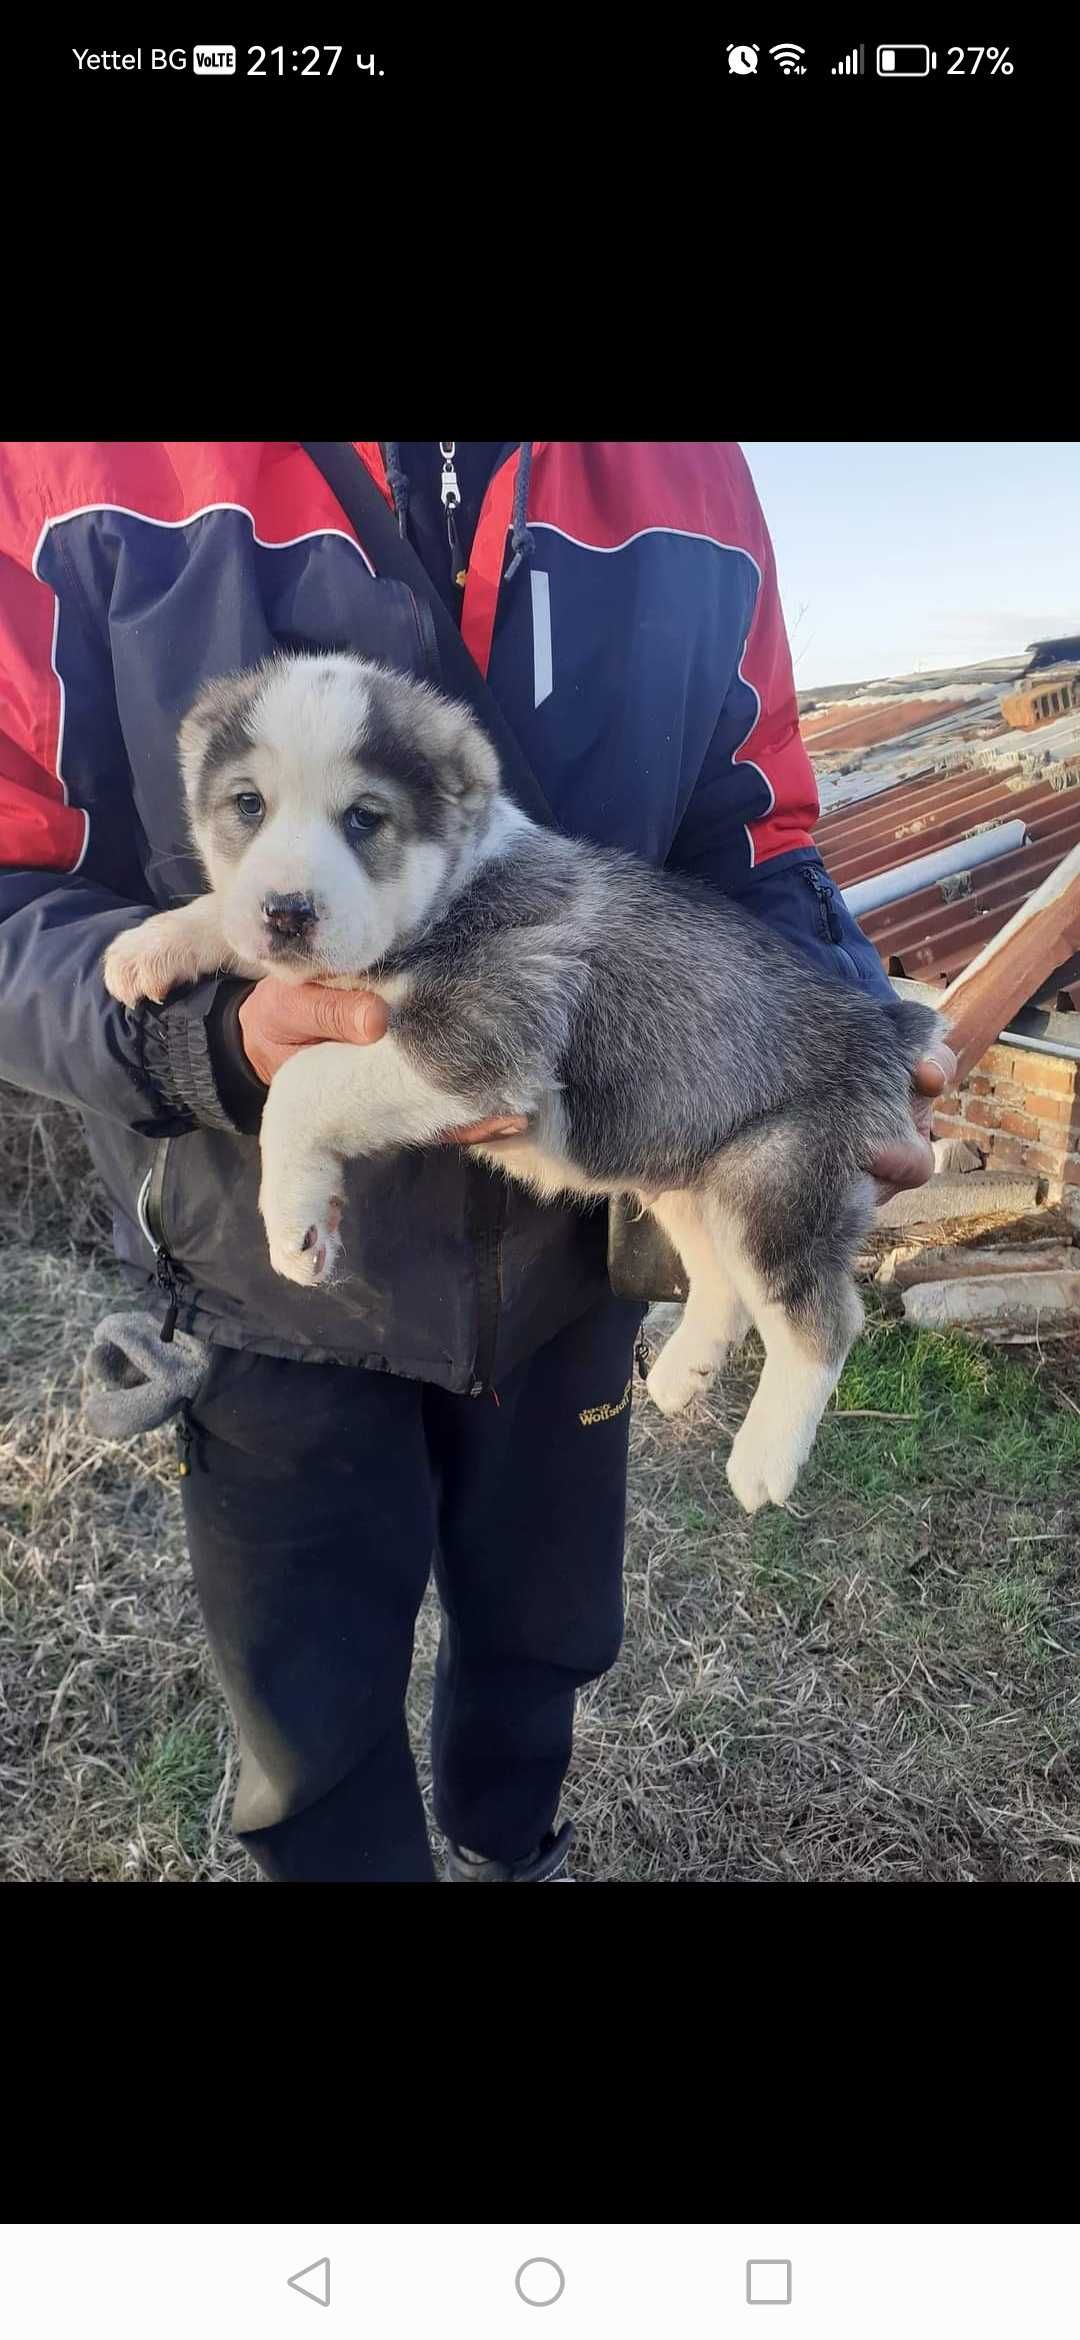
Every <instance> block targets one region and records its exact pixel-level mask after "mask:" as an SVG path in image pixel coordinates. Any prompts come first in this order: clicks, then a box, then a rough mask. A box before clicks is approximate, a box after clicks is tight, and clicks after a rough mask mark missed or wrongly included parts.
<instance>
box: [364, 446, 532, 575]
mask: <svg viewBox="0 0 1080 2340" xmlns="http://www.w3.org/2000/svg"><path fill="white" fill-rule="evenodd" d="M446 447H450V448H452V447H453V440H452V439H447V440H442V439H440V441H439V450H440V453H443V464H444V470H445V465H446V456H445V453H444V452H443V451H444V449H445V448H446ZM532 457H533V443H532V440H531V439H523V440H522V442H521V446H520V448H519V450H518V460H517V470H516V472H515V473H514V503H513V512H512V516H511V525H510V550H511V553H512V554H513V559H512V560H511V562H510V566H509V568H508V569H507V571H506V575H505V577H504V579H503V583H504V584H505V585H509V583H510V579H511V577H516V575H517V572H518V570H519V569H520V567H521V564H522V562H523V561H527V560H531V559H532V555H533V553H534V551H535V549H536V547H535V541H534V538H533V535H532V531H531V529H530V528H529V526H528V522H527V520H526V513H527V511H528V505H529V480H530V477H531V474H532ZM383 462H384V464H385V466H386V484H387V486H388V488H389V490H390V494H391V497H392V499H393V505H394V513H395V516H396V519H397V524H398V535H399V536H404V534H405V524H406V521H407V519H408V514H409V481H408V476H407V474H406V473H405V472H404V471H403V469H402V465H401V445H400V441H399V440H397V439H384V441H383ZM455 489H456V481H455ZM444 500H445V499H444ZM453 509H456V506H455V507H453ZM453 509H448V527H449V529H450V549H451V557H452V558H453V559H454V560H455V564H456V562H457V554H456V552H455V538H456V533H457V532H456V527H455V526H454V522H453ZM464 578H465V569H464V566H463V565H462V566H461V567H460V569H456V574H455V582H456V583H464Z"/></svg>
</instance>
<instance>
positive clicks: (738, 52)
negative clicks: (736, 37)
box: [727, 41, 758, 73]
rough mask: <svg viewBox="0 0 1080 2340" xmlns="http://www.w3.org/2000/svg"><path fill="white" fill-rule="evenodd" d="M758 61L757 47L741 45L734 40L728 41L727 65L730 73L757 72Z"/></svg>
mask: <svg viewBox="0 0 1080 2340" xmlns="http://www.w3.org/2000/svg"><path fill="white" fill-rule="evenodd" d="M757 61H758V51H757V49H754V48H749V47H746V46H745V45H739V44H737V43H736V42H734V41H729V42H728V45H727V67H728V72H729V73H756V72H757Z"/></svg>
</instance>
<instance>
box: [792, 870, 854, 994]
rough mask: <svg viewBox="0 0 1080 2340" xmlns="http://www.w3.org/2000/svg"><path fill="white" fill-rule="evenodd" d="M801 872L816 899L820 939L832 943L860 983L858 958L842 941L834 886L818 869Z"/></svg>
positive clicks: (842, 936)
mask: <svg viewBox="0 0 1080 2340" xmlns="http://www.w3.org/2000/svg"><path fill="white" fill-rule="evenodd" d="M802 874H803V877H804V878H805V880H806V883H807V885H808V886H809V887H810V889H811V892H812V893H813V894H814V896H815V898H816V901H817V908H818V923H819V925H820V927H821V933H822V939H823V940H824V941H825V942H829V943H832V944H833V946H834V948H835V949H836V950H837V952H838V954H839V956H840V958H842V959H843V960H844V962H845V964H846V965H847V966H848V967H850V969H851V972H852V974H853V975H854V976H855V978H856V981H857V982H859V983H861V982H862V972H861V969H860V967H859V963H858V960H857V959H856V958H854V957H853V956H852V953H851V952H850V951H849V950H848V948H847V945H846V943H845V941H844V929H843V926H842V924H841V921H840V917H839V914H838V911H837V908H836V888H835V886H834V885H833V881H832V879H831V878H830V877H826V876H825V874H824V872H823V871H822V870H820V869H813V868H810V869H806V868H804V870H803V873H802Z"/></svg>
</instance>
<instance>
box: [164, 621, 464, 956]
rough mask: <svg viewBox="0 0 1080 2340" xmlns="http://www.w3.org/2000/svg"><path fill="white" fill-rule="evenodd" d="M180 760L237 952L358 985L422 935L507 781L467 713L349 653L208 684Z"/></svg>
mask: <svg viewBox="0 0 1080 2340" xmlns="http://www.w3.org/2000/svg"><path fill="white" fill-rule="evenodd" d="M180 762H181V768H182V770H183V775H184V783H185V786H186V789H187V797H188V810H189V815H190V820H191V829H192V835H193V837H194V840H195V844H196V847H197V849H198V852H199V854H200V856H201V859H202V862H203V866H204V868H205V870H206V874H207V876H208V878H209V880H210V884H211V886H212V888H213V891H214V894H215V895H216V897H217V900H218V902H219V904H220V907H221V912H222V922H223V925H224V928H225V933H226V936H227V939H228V941H229V943H230V945H231V947H232V949H233V950H234V951H235V952H236V954H237V957H238V959H240V960H241V961H243V962H244V963H245V964H247V963H253V964H254V965H256V966H258V967H261V968H263V969H264V970H265V971H266V973H268V974H269V973H273V974H275V975H280V976H285V977H291V978H292V979H293V980H295V981H297V982H304V981H319V980H320V979H321V980H325V979H326V978H327V977H329V976H334V975H338V976H340V975H345V976H349V975H361V974H363V973H364V971H365V970H366V969H367V968H368V967H372V966H374V965H375V963H376V961H377V960H379V959H381V958H382V957H384V955H385V954H386V953H387V952H389V951H391V950H393V948H394V946H395V944H397V943H399V942H402V941H404V940H405V939H406V938H407V937H408V936H409V935H410V934H411V933H413V932H415V930H416V928H417V927H418V926H420V925H422V924H423V921H424V918H425V917H426V915H427V913H428V911H429V909H430V907H431V905H432V904H433V902H434V901H435V899H436V897H437V895H438V893H439V890H440V888H441V887H442V886H443V884H444V882H445V880H446V879H447V877H448V875H449V874H450V873H451V871H452V870H453V869H454V867H455V866H456V864H457V862H458V861H459V859H460V858H461V855H462V851H463V849H464V848H465V847H466V846H467V844H468V841H469V838H470V836H471V835H475V834H477V833H478V832H479V831H480V830H481V829H482V828H483V827H484V826H485V824H486V821H487V818H488V815H489V813H490V810H491V805H492V800H493V798H494V796H495V794H496V791H497V789H498V784H499V767H498V759H497V757H496V754H495V750H494V748H493V747H492V746H491V743H490V741H489V740H488V739H486V738H485V736H484V734H483V732H482V731H481V730H480V727H479V725H478V724H477V723H476V722H475V721H474V719H473V717H472V715H471V714H470V713H469V712H468V710H467V709H466V708H464V707H459V706H457V705H455V704H453V703H452V702H451V701H449V700H447V699H443V698H441V697H440V696H439V695H438V693H437V692H435V691H433V690H431V689H430V688H429V687H428V685H427V684H425V683H417V682H412V681H410V680H409V678H408V677H407V676H404V675H398V674H395V673H393V672H392V670H391V669H390V668H389V667H383V666H376V665H373V664H372V663H370V662H369V661H366V660H364V659H360V658H352V657H348V656H327V657H320V656H318V655H313V656H301V657H284V656H282V657H277V658H272V659H270V660H268V661H267V663H266V664H265V665H263V666H260V667H256V668H254V669H253V670H252V671H251V672H250V673H247V674H238V675H227V676H225V677H224V679H223V680H221V681H219V682H214V683H211V684H209V686H208V687H207V689H206V690H205V691H203V693H202V695H201V697H200V698H199V699H197V701H196V703H195V705H194V707H193V708H192V709H191V712H190V714H189V715H187V716H186V717H185V719H184V722H183V724H182V726H181V730H180Z"/></svg>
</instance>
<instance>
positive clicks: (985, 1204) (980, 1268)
mask: <svg viewBox="0 0 1080 2340" xmlns="http://www.w3.org/2000/svg"><path fill="white" fill-rule="evenodd" d="M946 1183H947V1184H948V1185H949V1187H950V1188H952V1187H953V1185H954V1183H955V1182H954V1181H953V1180H951V1179H950V1180H948V1181H947V1182H946V1181H945V1180H944V1179H943V1180H941V1181H940V1184H941V1185H942V1186H944V1185H945V1184H946ZM1017 1183H1018V1182H1017V1181H1016V1180H1015V1179H1008V1180H1006V1179H1001V1180H999V1181H995V1180H994V1178H993V1175H992V1173H990V1172H987V1171H971V1172H969V1173H968V1174H967V1176H966V1177H965V1179H964V1184H965V1186H966V1187H967V1188H968V1189H969V1190H970V1202H969V1207H968V1209H967V1210H966V1211H965V1212H964V1213H957V1212H956V1209H955V1196H952V1197H951V1199H950V1205H949V1208H950V1214H951V1215H949V1216H944V1217H942V1216H938V1217H934V1216H933V1215H932V1214H933V1212H934V1209H935V1207H936V1196H935V1188H937V1187H938V1185H939V1181H938V1180H936V1179H931V1181H930V1184H929V1186H926V1187H923V1188H921V1189H920V1190H919V1200H920V1201H921V1203H922V1206H923V1210H924V1214H925V1215H924V1217H923V1218H922V1219H915V1220H911V1221H910V1222H909V1223H908V1224H907V1225H905V1226H903V1227H882V1228H879V1229H875V1232H874V1235H873V1237H872V1239H871V1242H870V1244H869V1245H868V1249H867V1252H866V1254H865V1255H864V1257H863V1259H862V1261H861V1263H860V1266H861V1270H862V1273H863V1275H864V1276H867V1277H869V1278H871V1279H872V1280H873V1282H874V1283H875V1285H877V1286H879V1287H884V1289H885V1290H887V1291H888V1292H890V1293H893V1294H895V1295H896V1297H897V1299H898V1300H899V1301H900V1303H901V1307H902V1310H903V1314H904V1317H905V1319H906V1320H907V1321H908V1322H909V1323H911V1324H917V1325H926V1326H929V1327H931V1328H932V1329H933V1330H934V1331H935V1332H953V1331H955V1332H962V1333H966V1334H967V1335H969V1336H970V1337H971V1338H972V1339H975V1340H983V1341H997V1342H1009V1343H1012V1342H1025V1343H1038V1342H1041V1341H1043V1340H1052V1339H1055V1338H1056V1339H1060V1338H1062V1337H1063V1336H1069V1335H1072V1336H1073V1337H1074V1338H1075V1337H1076V1336H1078V1335H1080V1221H1078V1219H1077V1218H1076V1217H1075V1216H1074V1214H1073V1212H1072V1211H1071V1209H1070V1208H1069V1207H1067V1206H1066V1205H1064V1204H1059V1203H1044V1204H1043V1205H1042V1206H1041V1208H1040V1207H1038V1206H1037V1205H1036V1204H1035V1201H1034V1188H1035V1181H1034V1180H1032V1181H1031V1186H1032V1195H1031V1197H1030V1201H1031V1208H1030V1209H1026V1210H1021V1211H1019V1212H1018V1211H1017V1209H1016V1207H1015V1198H1009V1199H1005V1198H1004V1197H1003V1196H1002V1195H1001V1194H1000V1192H999V1193H998V1194H996V1195H995V1193H994V1191H993V1189H994V1187H995V1185H996V1186H997V1187H998V1188H999V1189H1000V1188H1003V1187H1006V1186H1009V1187H1015V1186H1016V1184H1017ZM988 1185H989V1186H990V1188H991V1191H990V1193H989V1194H988V1193H987V1192H986V1188H987V1186H988ZM912 1199H914V1198H912ZM884 1215H885V1214H882V1216H884ZM897 1235H901V1236H902V1238H903V1240H902V1241H900V1242H897V1240H896V1238H897Z"/></svg>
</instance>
